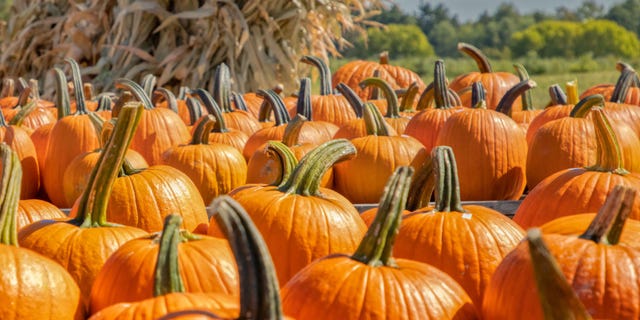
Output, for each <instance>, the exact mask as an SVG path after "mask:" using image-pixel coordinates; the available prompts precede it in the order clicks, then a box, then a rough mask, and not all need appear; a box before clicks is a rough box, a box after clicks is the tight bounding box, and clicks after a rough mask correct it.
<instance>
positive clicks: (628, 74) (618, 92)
mask: <svg viewBox="0 0 640 320" xmlns="http://www.w3.org/2000/svg"><path fill="white" fill-rule="evenodd" d="M637 77H638V75H637V74H636V71H635V70H633V69H624V70H622V72H621V73H620V77H618V81H617V82H616V86H615V88H614V89H613V93H612V94H611V99H610V100H609V101H611V102H617V103H624V101H625V100H626V99H627V94H628V93H629V88H630V87H631V85H632V84H633V83H634V81H635V79H636V78H637Z"/></svg>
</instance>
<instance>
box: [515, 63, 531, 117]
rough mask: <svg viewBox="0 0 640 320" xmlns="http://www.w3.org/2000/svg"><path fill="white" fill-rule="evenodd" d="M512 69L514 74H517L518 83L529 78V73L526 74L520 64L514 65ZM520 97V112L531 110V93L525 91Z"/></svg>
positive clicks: (525, 70)
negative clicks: (514, 71) (514, 70)
mask: <svg viewBox="0 0 640 320" xmlns="http://www.w3.org/2000/svg"><path fill="white" fill-rule="evenodd" d="M513 68H515V69H516V73H517V74H518V77H519V78H520V81H525V80H529V79H530V78H531V77H529V72H527V69H526V68H525V67H524V65H522V64H521V63H516V64H514V65H513ZM520 97H521V98H522V110H523V111H529V110H533V98H532V97H531V91H529V90H527V91H525V92H523V93H522V95H521V96H520Z"/></svg>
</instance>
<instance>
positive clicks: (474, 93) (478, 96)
mask: <svg viewBox="0 0 640 320" xmlns="http://www.w3.org/2000/svg"><path fill="white" fill-rule="evenodd" d="M485 101H486V96H485V91H484V86H483V85H482V82H480V81H476V82H474V83H473V84H471V107H472V108H476V107H477V106H479V105H480V104H481V103H486V102H485ZM485 105H486V104H485Z"/></svg>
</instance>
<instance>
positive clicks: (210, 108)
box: [193, 89, 229, 132]
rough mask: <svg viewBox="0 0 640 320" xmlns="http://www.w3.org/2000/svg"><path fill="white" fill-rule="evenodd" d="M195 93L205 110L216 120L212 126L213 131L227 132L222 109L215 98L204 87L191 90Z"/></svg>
mask: <svg viewBox="0 0 640 320" xmlns="http://www.w3.org/2000/svg"><path fill="white" fill-rule="evenodd" d="M193 93H195V95H196V96H197V97H198V98H199V99H200V101H202V103H203V104H204V107H205V109H206V110H207V112H208V113H209V114H210V115H212V116H214V117H215V119H216V122H215V124H214V126H213V131H214V132H229V129H228V128H227V122H226V121H225V120H224V115H223V114H222V110H221V109H220V106H219V105H218V103H216V100H215V99H214V98H213V97H212V96H211V94H209V92H208V91H207V90H204V89H196V90H195V91H193Z"/></svg>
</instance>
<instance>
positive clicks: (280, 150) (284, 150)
mask: <svg viewBox="0 0 640 320" xmlns="http://www.w3.org/2000/svg"><path fill="white" fill-rule="evenodd" d="M266 150H267V155H268V157H269V158H271V159H276V160H277V161H278V163H279V164H280V171H281V172H282V174H281V175H280V177H278V179H276V180H275V181H274V182H273V183H272V184H271V185H272V186H276V187H282V186H283V185H284V184H285V183H286V181H287V180H289V177H290V176H291V173H293V170H294V169H295V167H296V165H298V159H296V156H295V155H294V154H293V152H292V151H291V149H289V147H288V146H287V145H285V144H284V143H282V142H279V141H269V142H268V143H267V149H266Z"/></svg>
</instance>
